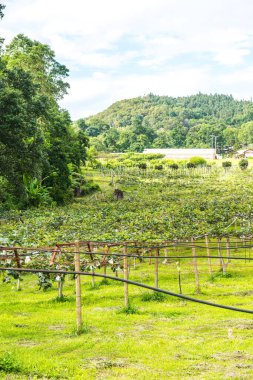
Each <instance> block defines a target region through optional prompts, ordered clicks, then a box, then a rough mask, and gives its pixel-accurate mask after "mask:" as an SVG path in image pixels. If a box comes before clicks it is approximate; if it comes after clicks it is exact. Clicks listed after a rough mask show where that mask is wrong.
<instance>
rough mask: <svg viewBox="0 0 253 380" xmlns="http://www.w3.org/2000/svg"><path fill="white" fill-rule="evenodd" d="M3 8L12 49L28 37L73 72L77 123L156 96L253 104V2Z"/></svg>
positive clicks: (38, 0) (70, 101)
mask: <svg viewBox="0 0 253 380" xmlns="http://www.w3.org/2000/svg"><path fill="white" fill-rule="evenodd" d="M1 2H2V3H4V4H5V5H6V9H5V17H4V19H3V20H2V21H1V24H0V27H1V28H0V35H1V36H2V37H4V38H5V39H6V42H7V43H8V42H9V41H10V40H11V39H12V38H13V37H14V36H15V35H16V34H18V33H23V34H25V35H27V36H28V37H30V38H32V39H36V40H39V41H41V42H43V43H47V44H49V45H50V46H51V48H52V49H53V50H54V51H55V53H56V58H57V60H58V61H59V62H60V63H63V64H65V65H66V66H67V67H68V68H69V69H70V77H69V83H70V85H71V89H70V91H69V94H68V95H67V96H66V97H65V98H64V100H63V101H62V102H61V105H62V106H63V107H64V108H66V109H68V110H69V112H70V114H71V116H72V119H73V120H75V119H77V118H80V117H87V116H89V115H92V114H95V113H97V112H100V111H102V110H104V109H105V108H107V107H108V106H109V105H111V104H112V103H113V102H115V101H117V100H122V99H126V98H131V97H136V96H143V95H145V94H148V93H150V92H152V93H154V94H156V95H169V96H175V97H176V96H184V95H191V94H195V93H197V92H203V93H216V92H217V93H223V94H232V95H233V96H234V97H235V98H237V99H247V100H249V99H250V98H251V97H253V23H252V19H253V1H252V0H191V1H190V0H145V1H144V0H125V1H122V0H106V1H105V0H92V1H88V0H72V1H71V2H69V1H66V0H5V1H4V0H2V1H1Z"/></svg>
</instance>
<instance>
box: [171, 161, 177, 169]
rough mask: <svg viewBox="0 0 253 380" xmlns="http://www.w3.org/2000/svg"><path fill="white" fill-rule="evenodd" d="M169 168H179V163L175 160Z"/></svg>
mask: <svg viewBox="0 0 253 380" xmlns="http://www.w3.org/2000/svg"><path fill="white" fill-rule="evenodd" d="M169 168H170V169H173V170H177V169H178V164H176V163H175V162H174V163H173V164H170V165H169Z"/></svg>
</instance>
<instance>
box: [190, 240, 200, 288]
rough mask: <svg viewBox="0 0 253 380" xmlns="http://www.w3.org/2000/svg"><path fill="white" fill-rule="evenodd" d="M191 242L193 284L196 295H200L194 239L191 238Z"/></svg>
mask: <svg viewBox="0 0 253 380" xmlns="http://www.w3.org/2000/svg"><path fill="white" fill-rule="evenodd" d="M191 241H192V257H193V260H192V262H193V269H194V275H195V284H196V289H195V291H196V293H197V294H198V293H200V285H199V272H198V265H197V258H196V247H195V242H194V238H191Z"/></svg>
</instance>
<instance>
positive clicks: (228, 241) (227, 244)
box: [226, 236, 231, 262]
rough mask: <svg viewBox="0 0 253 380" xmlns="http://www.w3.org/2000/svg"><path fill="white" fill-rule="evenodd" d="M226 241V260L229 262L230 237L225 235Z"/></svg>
mask: <svg viewBox="0 0 253 380" xmlns="http://www.w3.org/2000/svg"><path fill="white" fill-rule="evenodd" d="M226 240H227V242H226V248H227V260H228V262H231V260H230V256H231V251H230V239H229V236H228V237H227V239H226Z"/></svg>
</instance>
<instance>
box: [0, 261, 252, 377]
mask: <svg viewBox="0 0 253 380" xmlns="http://www.w3.org/2000/svg"><path fill="white" fill-rule="evenodd" d="M215 265H217V268H218V262H214V269H215V270H216V266H215ZM199 269H200V285H201V291H202V293H201V294H200V295H198V296H197V297H199V298H201V299H205V300H209V301H213V302H216V303H221V304H225V305H231V306H236V307H241V308H248V309H253V307H252V303H253V289H252V286H251V277H252V275H251V272H252V265H251V263H250V262H247V263H245V262H244V261H240V262H232V263H231V264H229V266H228V275H227V276H222V275H221V274H220V272H218V271H215V276H213V277H212V278H210V276H209V274H208V270H207V263H206V260H201V262H200V260H199ZM181 272H182V273H181V276H182V289H183V294H187V295H190V296H196V295H195V294H194V289H195V283H194V275H193V270H192V266H191V261H189V260H186V259H183V260H181ZM159 274H160V275H159V286H160V287H161V288H164V289H167V290H171V291H174V292H178V276H177V269H176V263H175V261H174V262H170V263H169V264H162V263H161V264H160V265H159ZM121 276H122V273H121V274H120V277H121ZM23 278H24V279H23V281H22V290H21V291H20V292H17V291H16V290H15V287H14V286H13V284H6V283H2V284H1V286H0V310H1V314H0V368H2V369H3V368H5V369H8V368H9V374H7V373H6V372H0V378H1V379H9V380H11V379H39V378H43V379H65V378H66V379H115V378H120V379H251V378H252V370H253V335H252V329H253V318H252V315H250V314H243V313H236V312H231V311H226V310H222V309H217V308H211V307H207V306H204V305H199V304H193V303H190V302H188V301H187V302H186V301H182V300H179V299H177V298H172V297H169V296H165V297H164V298H162V299H160V300H156V299H155V298H156V297H154V296H153V294H152V292H148V291H146V290H144V289H142V288H137V287H134V286H130V287H129V293H130V299H131V305H132V309H133V311H135V312H136V313H134V314H126V313H124V312H122V307H123V302H124V294H123V284H121V283H117V282H114V281H112V280H110V281H109V284H101V281H100V279H96V285H95V288H94V289H93V288H92V287H91V278H90V277H85V278H84V277H83V278H82V305H83V319H84V332H83V334H81V335H79V336H78V335H76V334H75V285H74V281H73V280H71V279H70V278H67V280H66V283H65V285H64V294H65V296H66V297H67V300H66V302H61V303H60V302H56V296H57V289H56V285H55V286H54V287H53V288H52V289H49V290H48V291H46V292H42V291H39V290H38V287H37V285H36V282H37V279H36V276H35V275H31V276H30V275H27V276H24V277H23ZM130 279H132V280H136V281H138V282H142V283H146V284H150V285H153V283H154V265H153V264H151V265H149V263H148V262H145V263H140V264H138V265H137V267H136V269H134V268H133V267H132V268H131V270H130ZM4 366H5V367H4Z"/></svg>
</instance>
